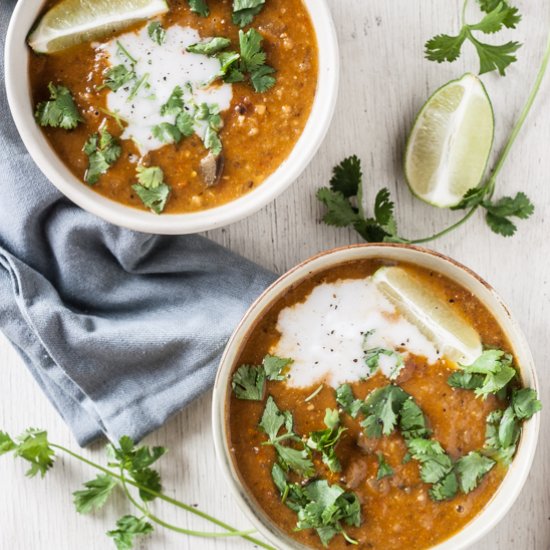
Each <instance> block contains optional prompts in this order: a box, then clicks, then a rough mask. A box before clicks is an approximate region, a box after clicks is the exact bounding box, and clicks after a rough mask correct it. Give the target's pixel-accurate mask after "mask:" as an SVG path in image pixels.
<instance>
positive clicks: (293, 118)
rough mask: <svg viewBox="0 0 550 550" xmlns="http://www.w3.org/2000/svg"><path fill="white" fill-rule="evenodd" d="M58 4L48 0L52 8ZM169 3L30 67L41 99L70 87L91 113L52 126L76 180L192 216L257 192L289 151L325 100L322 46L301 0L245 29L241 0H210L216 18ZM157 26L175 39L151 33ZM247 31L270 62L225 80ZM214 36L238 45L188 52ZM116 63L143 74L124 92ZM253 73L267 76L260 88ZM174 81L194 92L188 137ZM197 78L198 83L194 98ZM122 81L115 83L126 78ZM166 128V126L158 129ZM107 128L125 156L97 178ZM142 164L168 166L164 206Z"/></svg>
mask: <svg viewBox="0 0 550 550" xmlns="http://www.w3.org/2000/svg"><path fill="white" fill-rule="evenodd" d="M56 3H57V2H56V0H50V1H48V2H47V4H46V6H45V10H46V9H48V8H51V7H52V6H55V4H56ZM169 6H170V10H169V11H168V12H167V13H166V14H164V15H161V16H159V17H157V18H154V21H146V22H143V23H141V24H137V25H135V26H134V27H132V28H130V30H128V29H126V30H124V31H121V32H118V33H114V34H111V35H109V37H108V38H106V39H103V40H100V41H94V42H91V43H84V44H81V45H78V46H73V47H71V48H68V49H66V50H63V51H61V52H57V53H53V54H48V55H42V54H35V53H33V54H32V55H31V58H30V66H29V72H30V78H31V84H32V95H33V99H34V102H35V104H36V105H37V106H39V105H41V104H44V102H46V101H48V99H49V98H50V93H49V89H48V85H49V84H50V83H52V84H54V85H56V86H64V87H66V88H67V89H68V90H69V91H70V93H71V94H72V97H73V98H74V102H75V104H76V107H77V108H78V111H79V114H80V116H81V119H82V121H81V122H80V123H79V124H78V125H77V126H76V128H74V129H70V130H67V129H62V128H55V127H49V126H47V125H46V126H45V127H43V131H44V133H45V135H46V137H47V139H48V140H49V142H50V143H51V145H52V147H53V148H54V149H55V151H56V152H57V154H58V155H59V157H60V158H61V159H62V161H63V162H64V163H65V164H66V165H67V166H68V167H69V169H70V170H71V171H72V172H73V173H74V174H75V176H77V177H78V178H79V179H81V180H83V182H84V181H86V182H87V183H88V184H90V185H91V186H92V188H93V189H94V190H95V191H97V192H98V193H101V194H102V195H104V196H106V197H108V198H110V199H112V200H115V201H118V202H121V203H123V204H126V205H130V206H133V207H136V208H147V207H150V208H151V209H152V210H153V211H156V212H157V213H160V212H161V211H162V212H165V213H184V212H193V211H198V210H204V209H208V208H212V207H215V206H219V205H222V204H224V203H227V202H229V201H232V200H234V199H236V198H238V197H240V196H242V195H244V194H246V193H248V192H249V191H250V190H252V189H254V188H255V187H257V186H258V185H260V184H261V183H262V182H263V181H264V180H265V179H266V178H267V177H268V176H269V175H270V174H271V173H272V172H274V171H275V170H276V169H277V168H278V167H279V165H280V164H281V163H282V162H283V161H284V160H285V159H286V157H287V156H288V155H289V154H290V152H291V150H292V149H293V147H294V145H295V144H296V142H297V140H298V138H299V137H300V135H301V133H302V131H303V129H304V127H305V124H306V122H307V119H308V117H309V114H310V111H311V106H312V103H313V100H314V95H315V90H316V85H317V69H318V59H317V44H316V36H315V32H314V29H313V26H312V22H311V20H310V17H309V14H308V12H307V9H306V8H305V6H304V5H303V3H302V0H269V1H268V2H266V3H265V7H264V8H263V9H262V11H261V12H260V13H259V14H258V15H256V16H255V18H254V20H253V21H252V23H251V24H249V25H247V26H246V27H244V29H239V27H238V26H237V25H235V24H234V23H233V22H232V18H231V15H232V2H231V1H230V0H219V1H212V2H210V3H209V7H210V14H209V16H208V17H201V16H199V15H198V14H196V13H193V12H192V11H191V10H190V8H189V3H188V2H187V1H183V0H170V1H169ZM152 22H153V23H154V24H155V25H157V24H159V25H160V32H161V33H165V34H154V33H153V34H152V35H151V34H149V25H151V23H152ZM239 31H240V32H241V33H256V32H257V33H259V35H256V36H258V38H259V39H260V40H261V44H260V45H259V46H257V48H256V50H257V52H259V54H260V55H263V54H265V61H264V63H263V64H261V69H260V71H259V72H258V69H257V68H256V69H251V68H247V70H250V71H251V72H250V75H248V74H247V73H246V72H244V69H243V66H242V65H241V66H239V65H234V68H238V71H239V72H244V79H245V81H243V82H238V81H234V80H238V79H239V78H242V74H240V76H239V75H237V72H234V73H232V75H231V77H229V72H227V73H226V75H225V76H224V77H223V78H216V74H217V73H218V71H222V72H223V69H222V68H221V67H222V65H223V59H224V58H222V57H220V54H222V55H223V54H225V53H229V52H234V53H237V54H239V53H240V54H241V58H243V57H244V56H245V55H246V54H245V53H243V47H242V42H241V41H240V40H241V38H240V35H239ZM246 36H247V37H252V35H251V34H247V35H246ZM151 37H152V38H151ZM213 37H222V38H226V39H228V41H230V42H228V45H227V46H226V47H224V48H222V49H221V50H220V51H218V52H216V53H215V54H212V55H206V54H199V53H191V52H189V51H187V49H186V48H187V47H188V46H189V45H191V44H194V43H201V42H206V41H208V39H211V38H213ZM245 38H246V37H245ZM239 48H240V49H239ZM126 53H127V54H128V55H126ZM255 60H256V61H257V58H255ZM256 61H254V62H256ZM260 61H261V60H260ZM236 63H238V62H236ZM250 63H252V62H250ZM117 66H118V67H122V69H121V70H122V71H123V73H119V74H118V75H116V76H118V77H120V76H121V74H124V75H133V78H131V77H130V76H129V77H128V79H127V82H125V83H124V85H122V86H121V87H120V88H117V89H111V88H109V86H107V83H108V80H107V78H108V76H109V70H111V69H113V67H117ZM266 67H267V69H266ZM187 69H188V70H187ZM272 69H273V70H274V72H271V71H272ZM263 70H265V73H262V71H263ZM254 71H256V72H254ZM235 75H237V76H235ZM253 75H256V76H255V78H257V80H255V81H254V85H252V84H253V82H252V76H253ZM271 79H274V80H271ZM210 80H211V82H210ZM224 80H225V82H224ZM119 82H123V80H122V81H120V80H119ZM168 84H170V85H168ZM175 85H177V86H179V87H180V88H181V89H182V90H183V101H184V105H185V106H184V110H186V111H187V114H188V113H189V112H191V114H192V115H193V117H194V127H191V129H190V131H189V132H188V133H186V130H185V125H183V124H182V125H179V130H178V129H175V127H176V126H177V124H176V121H177V119H176V118H175V116H176V111H174V110H173V111H172V112H171V111H170V110H169V109H162V107H163V106H164V105H166V104H167V103H168V100H169V99H170V97H171V94H172V93H173V92H174V90H175ZM191 85H193V90H191V92H189V93H188V90H190V89H191ZM111 86H112V88H116V84H114V85H113V84H111ZM264 88H265V90H264ZM257 89H260V90H261V91H257ZM201 102H204V104H206V105H209V106H210V108H211V109H210V111H211V112H210V115H212V116H207V117H206V118H205V117H202V118H201V116H200V115H199V114H195V113H198V112H199V111H200V107H201ZM191 103H193V104H191ZM161 109H162V111H163V115H162V116H161V115H160V112H161ZM190 109H192V111H190ZM217 111H220V112H219V118H221V120H219V118H218V116H217V114H216V113H217ZM207 115H208V113H207ZM141 117H143V119H144V120H145V119H146V117H148V118H147V120H149V121H150V124H149V126H147V124H148V122H147V120H145V122H143V123H142V125H141V127H138V126H139V124H137V122H138V121H139V119H141ZM210 122H212V124H210ZM155 124H156V126H157V128H156V130H154V131H153V132H151V130H152V128H153V126H154V125H155ZM163 124H164V127H162V125H163ZM191 124H192V125H193V122H191ZM209 124H210V126H209V129H207V126H208V125H209ZM159 126H160V127H161V128H160V130H159V129H158V128H159ZM102 130H103V131H105V130H106V131H107V132H108V133H109V134H110V135H111V136H113V138H114V139H115V140H117V142H119V145H120V147H121V153H120V154H119V155H118V156H117V155H116V154H115V156H117V158H116V160H115V161H114V162H112V163H111V162H109V164H110V165H109V166H108V167H106V168H105V170H104V171H103V172H101V173H99V176H98V177H93V178H90V177H89V174H90V172H89V170H90V167H91V165H92V162H93V161H92V159H91V157H90V154H89V152H88V153H86V152H85V144H86V143H87V142H88V141H89V139H90V136H93V135H94V134H96V133H98V132H101V131H102ZM211 130H213V131H211ZM207 131H208V132H210V135H209V136H206V135H205V134H206V133H207ZM174 132H175V133H176V135H174ZM182 133H183V135H182ZM152 134H154V135H152ZM212 134H215V136H214V138H212ZM216 136H217V137H216ZM100 152H101V151H100ZM209 153H210V155H209ZM108 160H109V159H108ZM138 167H155V168H160V169H161V170H162V172H158V173H159V174H161V177H162V176H163V184H165V185H166V187H162V188H161V189H162V190H163V191H162V194H161V195H159V196H158V197H157V200H156V202H152V199H151V198H150V197H149V198H148V197H147V196H146V195H145V194H143V193H139V192H136V190H137V188H136V187H135V186H136V184H137V183H138V181H139V182H140V184H141V183H142V180H139V179H138V177H137V176H138V174H137V173H136V172H137V168H138ZM87 174H88V175H87ZM93 180H95V181H93ZM145 193H146V192H145ZM144 197H145V198H144ZM148 201H149V202H148Z"/></svg>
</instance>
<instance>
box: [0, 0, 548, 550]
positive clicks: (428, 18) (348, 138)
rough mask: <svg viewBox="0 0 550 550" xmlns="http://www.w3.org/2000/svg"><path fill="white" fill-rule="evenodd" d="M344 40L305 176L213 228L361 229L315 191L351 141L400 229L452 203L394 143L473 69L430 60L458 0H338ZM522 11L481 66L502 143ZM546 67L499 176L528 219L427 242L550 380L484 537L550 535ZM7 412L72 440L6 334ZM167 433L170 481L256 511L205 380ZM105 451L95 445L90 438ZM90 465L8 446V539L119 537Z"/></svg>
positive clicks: (277, 239)
mask: <svg viewBox="0 0 550 550" xmlns="http://www.w3.org/2000/svg"><path fill="white" fill-rule="evenodd" d="M329 1H330V5H331V8H332V11H333V14H334V18H335V21H336V26H337V31H338V35H339V40H340V45H341V59H342V74H341V76H342V80H341V90H340V97H339V102H338V106H337V111H336V116H335V118H334V122H333V124H332V127H331V129H330V131H329V134H328V137H327V139H326V140H325V142H324V144H323V146H322V147H321V149H320V151H319V153H318V154H317V156H316V158H315V159H314V161H313V162H312V163H311V165H310V166H309V168H308V169H307V170H306V171H305V172H304V174H303V175H302V176H301V177H300V178H299V179H298V181H297V182H296V183H295V184H294V185H293V186H292V187H291V188H290V189H289V190H288V191H287V192H286V193H284V194H283V195H282V196H281V197H279V198H278V199H277V200H276V201H275V202H274V203H272V204H270V205H269V206H268V207H266V208H264V209H263V210H262V211H261V212H259V213H258V214H256V215H254V216H252V217H250V218H248V219H247V220H244V221H242V222H240V223H237V224H234V225H232V226H230V227H227V228H225V229H221V230H217V231H213V232H211V233H209V236H210V237H211V238H213V239H215V240H216V241H218V242H220V243H222V244H224V245H225V246H228V247H229V248H231V249H232V250H235V251H238V252H240V253H241V254H243V255H244V256H246V257H248V258H251V259H253V260H254V261H256V262H258V263H260V264H262V265H263V266H265V267H267V268H269V269H272V270H274V271H276V272H279V273H282V272H283V271H285V270H286V269H288V268H289V267H291V266H293V265H294V264H296V263H297V262H299V261H301V260H303V259H305V258H307V257H308V256H310V255H312V254H314V253H316V252H318V251H320V250H326V249H329V248H332V247H335V246H339V245H345V244H349V243H350V242H356V241H357V238H356V237H355V235H353V234H352V233H351V232H349V231H347V230H338V229H333V228H329V227H325V226H324V225H321V224H320V223H319V219H320V217H321V209H320V207H319V204H318V203H317V201H316V199H315V197H314V192H315V190H316V188H317V187H319V186H320V185H324V184H326V182H327V181H328V178H329V175H330V170H331V167H332V166H333V164H335V163H336V162H338V161H339V160H341V158H342V157H343V156H345V155H348V154H350V153H352V152H355V153H357V154H358V155H359V156H360V157H361V158H362V160H363V163H364V167H365V180H366V189H365V192H366V196H367V200H368V201H369V202H370V200H371V199H372V198H373V196H374V194H375V193H376V191H377V190H378V189H379V188H380V187H382V186H389V187H390V189H391V190H392V193H393V194H394V196H395V197H396V199H397V207H398V218H399V222H400V226H401V228H402V233H403V234H405V235H411V236H422V235H427V234H430V233H431V232H433V231H436V230H437V229H439V228H442V227H444V226H445V224H446V223H448V222H449V221H450V220H451V219H452V217H453V215H452V214H451V213H449V212H446V211H445V212H439V211H436V210H435V209H433V208H430V207H428V206H425V205H423V204H422V203H420V202H419V201H417V200H414V199H413V198H412V197H411V195H410V193H409V191H408V189H407V187H406V185H405V184H404V182H403V174H402V169H401V158H402V154H403V148H404V141H405V136H406V133H407V130H408V129H409V127H410V125H411V122H412V120H413V118H414V115H415V113H416V112H417V110H418V109H419V107H420V106H421V105H422V103H423V102H424V100H425V99H426V97H427V96H428V94H429V93H431V92H432V91H433V90H434V89H436V88H437V87H438V86H440V85H441V84H443V83H444V82H446V81H447V80H450V79H451V78H456V77H459V76H460V75H461V74H462V73H463V72H464V71H466V70H471V71H475V70H476V67H477V64H476V60H475V59H474V56H473V55H472V52H471V51H470V48H467V50H468V55H465V56H464V57H463V58H462V59H461V60H460V61H458V62H457V63H455V64H453V65H437V64H434V63H429V62H427V61H425V60H423V57H422V51H423V43H424V41H425V40H426V39H427V38H429V37H430V36H432V35H433V34H435V33H439V32H450V31H452V30H453V29H455V28H456V26H457V25H458V12H459V6H458V2H456V1H454V0H453V1H447V2H443V1H441V0H391V1H383V0H329ZM518 4H520V7H521V10H522V12H523V13H524V16H525V17H524V21H523V23H522V24H521V25H520V27H519V30H518V31H516V32H515V33H514V38H516V39H518V40H521V41H523V42H525V46H524V47H523V48H522V49H521V50H520V52H519V63H517V64H516V65H515V66H513V68H511V70H510V74H509V76H507V77H506V78H505V79H502V78H499V77H498V76H495V75H488V76H486V77H484V81H485V82H486V84H487V86H488V88H489V92H490V94H491V97H492V98H493V102H494V106H495V111H496V117H497V136H496V147H497V149H498V147H500V146H502V143H503V141H504V139H505V137H506V135H507V133H508V131H509V130H510V128H511V125H512V124H513V121H514V119H515V117H516V115H517V113H518V111H519V109H520V108H521V106H522V104H523V101H524V99H525V97H526V96H527V93H528V85H529V84H530V82H531V81H532V79H533V78H534V75H535V72H536V70H537V67H538V64H539V59H540V56H541V50H542V48H543V45H544V42H545V33H546V32H547V27H548V25H549V21H550V4H549V3H548V2H542V1H538V2H527V0H522V1H521V2H518ZM549 107H550V78H549V79H547V81H546V82H545V85H544V89H543V91H542V93H541V95H540V97H539V100H538V102H537V105H536V108H535V109H534V111H533V113H532V115H531V116H530V118H529V121H528V124H527V126H526V128H525V130H526V131H525V132H524V133H523V134H522V135H521V138H520V140H519V142H518V143H517V145H516V146H515V148H514V150H513V152H512V155H511V157H510V160H509V162H508V164H507V166H506V170H505V171H504V172H503V174H502V176H501V178H500V181H499V184H498V189H497V196H498V194H500V193H504V192H506V193H512V192H515V191H517V190H520V189H522V190H525V191H526V192H527V193H528V194H529V195H530V196H531V197H532V198H533V199H534V201H535V203H536V206H537V210H536V213H535V215H534V217H533V219H532V220H531V221H529V222H523V223H521V225H520V231H519V233H518V235H517V237H515V238H513V239H504V238H502V237H498V236H496V235H494V234H492V233H491V232H490V231H489V230H488V229H487V228H486V226H485V225H484V222H483V220H482V219H481V218H479V217H477V218H476V219H474V220H473V221H471V222H470V223H469V224H468V225H466V226H464V227H463V228H461V229H460V230H458V231H456V232H455V233H453V234H452V235H450V236H448V237H446V238H444V239H442V240H441V241H438V242H436V243H435V244H434V248H436V249H437V250H439V251H440V252H443V253H446V254H449V255H451V256H453V257H454V258H456V259H457V260H459V261H461V262H463V263H465V264H466V265H468V266H469V267H471V268H472V269H474V270H475V271H477V272H478V273H479V274H480V275H482V276H483V277H485V278H486V279H487V280H489V281H490V282H491V283H492V284H493V285H494V287H495V288H496V289H497V291H498V292H499V293H500V294H501V295H502V297H503V298H504V300H505V301H506V302H507V303H508V304H509V306H510V308H511V309H512V311H513V312H514V314H515V315H516V317H517V319H518V320H519V322H520V324H521V325H522V327H523V329H524V331H525V333H526V335H527V338H528V341H529V343H530V344H531V346H532V349H533V353H534V356H535V360H536V363H537V366H538V370H539V375H540V379H541V383H542V396H541V397H542V399H543V401H544V402H545V405H546V408H545V410H544V411H543V418H542V427H541V438H540V442H539V447H538V451H537V455H536V458H535V462H534V465H533V469H532V471H531V474H530V476H529V479H528V481H527V484H526V486H525V488H524V490H523V492H522V494H521V496H520V498H519V499H518V501H517V502H516V504H515V505H514V507H513V509H512V510H511V511H510V512H509V514H508V515H507V516H506V518H505V519H504V520H503V521H502V522H501V523H500V525H499V526H498V527H497V528H496V529H494V530H493V531H492V532H491V533H490V534H489V535H488V536H487V537H485V538H484V539H483V540H482V541H481V542H479V543H478V544H476V545H475V547H474V548H475V549H477V550H482V549H483V550H485V549H499V550H517V549H521V550H547V549H549V548H550V486H549V484H548V479H550V440H549V439H548V437H547V433H548V427H549V421H550V382H549V381H548V370H549V367H548V365H547V358H546V355H547V353H548V314H549V312H550V282H549V281H550V261H549V259H548V256H549V252H550V249H549V246H548V234H549V233H550V186H549V185H548V173H549V169H550V158H549V157H550V155H549V154H548V143H550V125H549V124H548V122H547V116H548V115H547V113H548V112H549ZM0 365H1V367H0V368H1V371H0V372H1V380H2V382H1V383H0V427H1V428H3V429H6V430H8V431H10V432H18V431H19V430H22V429H24V428H25V427H27V426H41V427H45V428H47V429H48V430H49V432H50V434H51V438H52V439H53V440H55V441H57V442H59V443H61V444H65V445H68V446H71V447H73V448H74V447H75V442H74V441H73V440H72V438H71V435H70V433H69V430H68V429H67V428H66V427H65V425H64V424H63V422H62V420H61V419H60V417H59V416H58V415H57V413H56V412H55V410H54V409H53V408H52V406H51V405H50V403H49V402H48V401H47V399H46V398H45V397H44V396H43V395H42V393H41V392H40V390H39V389H38V386H37V385H36V384H35V382H34V380H32V378H31V376H30V375H29V374H28V373H27V371H26V369H25V368H24V366H23V365H22V363H21V361H20V360H19V359H18V357H17V356H16V354H15V353H14V352H13V350H12V349H11V348H10V346H9V345H8V344H7V343H6V342H5V341H4V340H3V339H2V340H0ZM147 442H148V443H150V444H160V445H164V446H167V447H169V448H170V453H169V455H167V456H166V457H165V458H164V459H163V461H162V462H161V464H162V473H163V475H164V479H165V487H166V488H167V490H168V492H169V494H170V495H173V496H177V497H178V498H180V499H182V500H185V501H187V502H189V503H191V504H198V505H199V506H200V507H201V508H202V509H204V510H207V511H208V512H210V513H212V514H213V515H215V516H217V517H219V518H223V519H224V520H225V521H227V522H229V523H232V524H233V525H235V526H237V527H243V528H245V527H247V521H246V519H245V518H244V516H243V515H242V513H241V512H240V511H239V510H238V509H237V507H236V505H235V503H234V502H233V501H232V499H231V497H230V496H229V493H228V491H227V488H226V486H225V483H224V481H223V479H222V476H221V473H220V472H219V471H218V468H217V466H216V462H215V458H214V449H213V444H212V438H211V428H210V395H205V396H203V397H202V398H201V399H199V400H197V401H196V402H195V403H194V404H193V405H192V406H190V407H189V408H188V409H186V410H185V411H183V412H181V413H180V414H179V415H177V416H176V417H175V418H173V419H172V420H171V421H170V422H168V424H167V425H166V426H165V427H164V428H162V429H161V430H159V431H158V432H156V433H155V434H153V435H152V436H151V437H149V438H148V439H147ZM85 454H87V455H89V456H92V457H94V458H96V459H99V458H102V457H103V452H102V449H101V446H99V445H98V446H94V447H93V448H91V449H89V450H86V451H85ZM93 475H94V474H93V473H92V472H91V471H90V470H89V469H88V468H86V467H82V466H81V465H80V464H78V463H76V462H75V461H73V460H68V459H66V458H63V459H62V460H60V461H59V464H58V465H57V466H56V468H55V470H54V471H53V472H52V473H51V474H49V475H48V476H47V477H46V479H44V480H39V479H36V480H28V479H26V478H24V477H23V468H22V465H21V464H19V463H16V462H15V461H12V460H11V459H9V458H3V459H1V460H0V483H1V485H2V487H3V491H2V498H1V499H0V550H8V549H10V550H34V549H38V548H41V549H47V550H49V549H56V550H73V549H75V548H78V549H80V550H100V549H104V548H112V547H114V546H112V544H111V543H110V542H109V541H108V540H107V539H106V538H105V536H104V532H105V531H106V530H107V529H110V528H112V526H113V525H114V522H115V520H116V518H117V517H118V516H119V515H120V514H122V513H126V512H128V511H129V509H128V508H127V506H126V504H125V503H124V502H123V500H122V499H120V500H118V501H117V502H115V505H112V506H108V507H107V508H106V509H105V510H103V511H102V512H100V513H98V514H95V515H93V516H79V515H77V514H76V513H75V512H74V510H73V506H72V502H71V492H72V491H73V490H75V489H76V488H78V486H79V485H80V483H81V482H82V481H85V480H87V479H89V478H91V477H92V476H93ZM155 509H162V515H163V517H165V518H166V519H167V520H168V521H172V522H174V523H177V524H178V525H181V526H188V527H192V528H195V529H205V528H208V525H207V524H206V523H205V522H203V521H201V520H197V519H194V518H193V517H189V515H186V514H185V513H183V512H182V513H179V512H176V511H173V510H170V509H168V508H167V507H164V506H162V507H160V506H157V505H155ZM249 547H250V548H251V546H250V545H247V544H245V543H243V542H242V541H239V540H220V541H208V540H198V539H188V538H185V537H182V536H178V535H173V534H170V533H167V532H161V531H159V532H158V533H156V534H154V535H153V536H152V537H150V538H148V539H147V540H146V541H145V542H143V544H142V548H150V549H155V550H168V549H176V548H177V549H184V550H196V549H200V550H224V549H226V550H236V549H240V548H243V549H245V548H249Z"/></svg>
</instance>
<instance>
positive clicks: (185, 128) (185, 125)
mask: <svg viewBox="0 0 550 550" xmlns="http://www.w3.org/2000/svg"><path fill="white" fill-rule="evenodd" d="M176 126H177V128H178V130H179V131H180V132H181V135H182V136H184V137H189V136H192V135H193V134H194V133H195V121H194V119H193V117H192V116H191V115H190V114H189V113H188V112H187V111H182V112H181V113H179V115H178V116H177V117H176Z"/></svg>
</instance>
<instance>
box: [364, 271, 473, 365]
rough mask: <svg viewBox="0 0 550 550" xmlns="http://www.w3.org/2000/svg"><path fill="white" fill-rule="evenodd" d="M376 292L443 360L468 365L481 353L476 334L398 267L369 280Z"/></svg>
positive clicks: (419, 282) (413, 277)
mask: <svg viewBox="0 0 550 550" xmlns="http://www.w3.org/2000/svg"><path fill="white" fill-rule="evenodd" d="M373 281H374V283H375V284H376V287H377V288H378V290H380V292H382V293H383V294H384V295H385V296H386V298H388V299H389V300H390V301H391V302H392V303H393V305H394V306H395V307H396V309H397V310H398V311H399V313H401V315H403V317H405V318H406V319H407V320H408V321H409V322H411V323H413V324H414V325H416V327H417V328H418V329H419V330H420V332H422V334H424V336H426V338H428V339H429V340H431V341H432V342H433V343H434V344H435V345H436V346H437V347H438V349H439V351H440V352H441V353H442V354H443V355H444V356H445V357H447V358H449V359H451V360H452V361H455V362H456V363H461V364H464V365H471V364H472V363H473V362H474V361H475V360H476V359H477V358H478V357H479V356H480V355H481V352H482V351H483V349H482V346H481V340H480V338H479V334H478V333H477V331H476V330H475V329H474V328H473V327H472V326H471V325H470V324H468V323H467V322H466V320H465V319H463V318H462V317H461V316H460V315H459V314H457V313H456V312H455V311H454V310H453V308H451V307H450V306H449V304H447V303H446V302H444V301H443V300H441V299H440V298H438V297H437V296H434V294H433V293H431V292H430V289H429V288H427V287H426V285H425V284H423V283H422V281H420V280H419V279H418V278H417V277H415V276H414V275H413V274H411V273H410V272H409V271H407V270H406V269H402V268H400V267H381V268H380V269H378V271H376V273H375V274H374V276H373Z"/></svg>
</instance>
